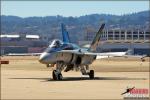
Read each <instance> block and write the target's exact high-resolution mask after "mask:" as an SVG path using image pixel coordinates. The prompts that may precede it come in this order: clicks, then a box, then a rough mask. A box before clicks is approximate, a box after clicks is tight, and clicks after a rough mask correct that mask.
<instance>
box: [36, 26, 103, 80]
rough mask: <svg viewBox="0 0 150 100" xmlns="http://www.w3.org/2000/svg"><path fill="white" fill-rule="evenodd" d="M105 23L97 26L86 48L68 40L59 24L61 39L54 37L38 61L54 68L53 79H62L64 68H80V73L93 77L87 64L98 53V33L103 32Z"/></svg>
mask: <svg viewBox="0 0 150 100" xmlns="http://www.w3.org/2000/svg"><path fill="white" fill-rule="evenodd" d="M104 26H105V24H102V25H101V27H100V28H99V30H98V32H97V33H96V36H95V37H94V40H93V41H92V43H91V45H90V47H89V48H88V49H83V48H80V47H79V46H78V45H76V44H73V43H71V42H70V38H69V35H68V32H67V30H66V28H65V26H64V24H61V28H62V37H63V41H61V40H59V39H55V40H53V41H52V42H51V44H50V45H49V46H48V48H47V49H46V50H45V51H44V52H43V53H42V54H41V55H40V58H39V61H40V62H41V63H43V64H46V65H47V67H54V65H56V69H55V70H53V72H52V77H53V79H54V80H62V79H63V76H62V74H61V72H62V71H63V70H64V71H65V72H68V71H70V70H76V71H78V70H80V71H81V73H82V75H88V76H89V78H90V79H93V78H94V70H89V65H90V64H92V62H93V61H94V60H95V59H96V57H97V56H98V53H96V48H97V46H98V44H99V41H100V35H101V34H102V33H103V32H102V31H103V29H104Z"/></svg>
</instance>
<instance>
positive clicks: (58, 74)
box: [52, 70, 63, 80]
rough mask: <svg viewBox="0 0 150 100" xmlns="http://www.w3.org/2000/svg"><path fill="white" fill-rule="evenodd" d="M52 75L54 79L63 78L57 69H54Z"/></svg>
mask: <svg viewBox="0 0 150 100" xmlns="http://www.w3.org/2000/svg"><path fill="white" fill-rule="evenodd" d="M52 76H53V79H54V80H62V78H63V76H62V74H61V73H60V72H58V71H57V70H53V73H52Z"/></svg>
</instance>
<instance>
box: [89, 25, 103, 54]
mask: <svg viewBox="0 0 150 100" xmlns="http://www.w3.org/2000/svg"><path fill="white" fill-rule="evenodd" d="M104 26H105V24H102V25H101V27H100V29H99V30H98V32H97V33H96V36H95V37H94V40H93V41H92V43H91V46H90V48H89V50H88V51H91V52H95V51H96V48H97V46H98V43H99V41H100V35H101V34H102V33H103V29H104Z"/></svg>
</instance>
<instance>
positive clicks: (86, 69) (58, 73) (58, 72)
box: [52, 62, 94, 80]
mask: <svg viewBox="0 0 150 100" xmlns="http://www.w3.org/2000/svg"><path fill="white" fill-rule="evenodd" d="M64 66H65V65H64V63H63V62H57V63H56V70H53V72H52V77H53V80H62V79H63V76H62V74H61V71H62V70H63V69H64ZM78 68H80V71H81V73H82V75H89V78H90V79H94V70H90V71H89V66H88V65H81V66H79V67H78Z"/></svg>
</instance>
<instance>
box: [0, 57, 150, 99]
mask: <svg viewBox="0 0 150 100" xmlns="http://www.w3.org/2000/svg"><path fill="white" fill-rule="evenodd" d="M27 61H29V62H27ZM25 62H26V63H25ZM130 63H131V62H130ZM21 64H22V65H23V64H24V65H23V66H20V65H21ZM36 64H37V65H38V64H39V63H38V62H36V60H33V59H32V60H31V59H30V60H23V61H21V60H19V61H16V63H14V60H11V62H10V64H9V65H2V67H1V98H2V99H123V97H124V96H123V95H121V93H123V92H125V90H126V88H127V87H136V88H146V89H149V72H148V71H142V72H135V71H134V72H128V71H126V72H123V71H121V72H118V71H117V72H111V71H110V69H111V68H110V69H109V71H107V72H106V71H104V72H103V71H101V72H100V71H97V72H95V78H94V79H93V80H90V79H89V78H88V76H83V75H81V73H80V72H74V71H70V72H67V73H66V72H63V73H62V74H63V77H64V79H63V80H62V81H54V80H52V77H51V73H52V71H51V70H49V69H46V68H45V67H44V66H43V65H40V64H39V66H41V67H37V69H36V67H34V66H32V65H35V66H37V65H36ZM17 65H19V66H20V67H21V68H20V69H19V66H17ZM143 65H144V64H143ZM14 66H15V67H14ZM25 66H30V67H31V68H29V67H26V68H25ZM12 67H13V68H12ZM42 67H43V70H41V68H42ZM23 68H24V69H23ZM107 68H108V67H107ZM133 68H134V67H133ZM146 68H147V67H146Z"/></svg>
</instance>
